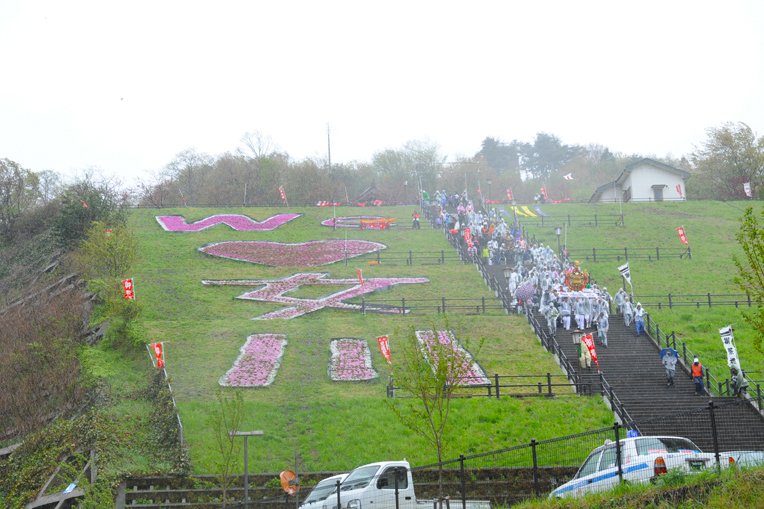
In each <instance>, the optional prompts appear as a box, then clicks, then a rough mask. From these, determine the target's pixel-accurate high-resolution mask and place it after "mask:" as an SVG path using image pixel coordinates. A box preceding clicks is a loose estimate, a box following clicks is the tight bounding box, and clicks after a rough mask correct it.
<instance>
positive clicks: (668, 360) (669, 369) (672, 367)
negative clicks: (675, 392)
mask: <svg viewBox="0 0 764 509" xmlns="http://www.w3.org/2000/svg"><path fill="white" fill-rule="evenodd" d="M676 360H677V359H676V357H674V352H673V351H671V350H670V349H669V351H668V352H666V355H664V356H663V365H664V366H666V387H671V386H672V385H674V373H675V372H676ZM701 382H702V380H701Z"/></svg>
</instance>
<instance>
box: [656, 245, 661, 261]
mask: <svg viewBox="0 0 764 509" xmlns="http://www.w3.org/2000/svg"><path fill="white" fill-rule="evenodd" d="M655 259H656V260H657V261H661V248H659V247H656V248H655Z"/></svg>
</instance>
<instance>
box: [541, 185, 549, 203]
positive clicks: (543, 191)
mask: <svg viewBox="0 0 764 509" xmlns="http://www.w3.org/2000/svg"><path fill="white" fill-rule="evenodd" d="M541 194H543V195H544V199H545V200H548V199H549V197H548V196H547V195H546V189H544V188H543V187H542V188H541Z"/></svg>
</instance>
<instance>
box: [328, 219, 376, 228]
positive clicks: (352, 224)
mask: <svg viewBox="0 0 764 509" xmlns="http://www.w3.org/2000/svg"><path fill="white" fill-rule="evenodd" d="M334 219H335V218H333V217H330V218H329V219H324V220H323V221H321V226H328V227H329V228H334ZM361 219H369V220H371V219H385V218H384V217H382V216H341V217H338V218H337V228H359V227H360V226H361V222H360V220H361Z"/></svg>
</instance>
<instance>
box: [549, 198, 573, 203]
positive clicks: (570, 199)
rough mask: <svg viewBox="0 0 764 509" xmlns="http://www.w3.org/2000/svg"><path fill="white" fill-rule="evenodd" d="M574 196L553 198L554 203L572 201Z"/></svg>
mask: <svg viewBox="0 0 764 509" xmlns="http://www.w3.org/2000/svg"><path fill="white" fill-rule="evenodd" d="M572 200H573V198H563V199H562V200H552V203H563V202H566V201H572Z"/></svg>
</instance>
